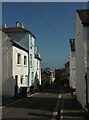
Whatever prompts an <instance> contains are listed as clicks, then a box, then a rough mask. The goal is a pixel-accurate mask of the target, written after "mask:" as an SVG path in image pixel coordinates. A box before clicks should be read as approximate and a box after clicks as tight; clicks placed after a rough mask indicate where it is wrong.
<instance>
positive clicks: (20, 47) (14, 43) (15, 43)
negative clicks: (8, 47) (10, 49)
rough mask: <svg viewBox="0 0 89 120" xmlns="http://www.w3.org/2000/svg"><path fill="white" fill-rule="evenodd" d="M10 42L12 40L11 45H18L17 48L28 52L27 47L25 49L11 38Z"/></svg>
mask: <svg viewBox="0 0 89 120" xmlns="http://www.w3.org/2000/svg"><path fill="white" fill-rule="evenodd" d="M11 42H12V45H13V46H16V47H18V48H19V49H22V50H24V51H26V52H29V51H28V50H27V49H25V48H24V47H22V46H21V45H19V44H18V43H17V42H14V41H13V40H11Z"/></svg>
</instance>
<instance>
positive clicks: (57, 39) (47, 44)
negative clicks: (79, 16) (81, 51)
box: [2, 2, 87, 71]
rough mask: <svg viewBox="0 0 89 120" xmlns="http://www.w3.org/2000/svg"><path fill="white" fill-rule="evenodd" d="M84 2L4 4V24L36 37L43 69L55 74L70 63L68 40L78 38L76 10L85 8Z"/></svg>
mask: <svg viewBox="0 0 89 120" xmlns="http://www.w3.org/2000/svg"><path fill="white" fill-rule="evenodd" d="M86 8H87V3H85V2H4V3H3V4H2V25H4V23H6V24H7V27H15V26H16V22H17V21H18V22H19V23H21V22H23V24H24V28H25V29H27V30H29V31H31V32H32V33H33V35H35V36H36V40H35V46H37V50H38V53H40V55H41V59H42V61H41V67H42V68H46V67H50V68H51V69H52V70H53V71H54V70H55V69H59V68H61V67H63V66H64V64H65V63H66V62H67V61H68V60H69V39H72V38H75V21H76V9H86Z"/></svg>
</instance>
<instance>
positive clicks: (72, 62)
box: [69, 49, 76, 89]
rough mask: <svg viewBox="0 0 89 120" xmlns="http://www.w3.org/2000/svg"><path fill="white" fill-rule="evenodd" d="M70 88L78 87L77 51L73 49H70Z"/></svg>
mask: <svg viewBox="0 0 89 120" xmlns="http://www.w3.org/2000/svg"><path fill="white" fill-rule="evenodd" d="M69 85H70V88H71V87H72V88H75V89H76V77H75V51H71V49H70V80H69Z"/></svg>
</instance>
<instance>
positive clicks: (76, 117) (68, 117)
mask: <svg viewBox="0 0 89 120" xmlns="http://www.w3.org/2000/svg"><path fill="white" fill-rule="evenodd" d="M60 118H61V119H63V120H64V119H71V118H75V119H81V118H83V117H81V116H61V117H60Z"/></svg>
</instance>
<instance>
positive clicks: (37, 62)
mask: <svg viewBox="0 0 89 120" xmlns="http://www.w3.org/2000/svg"><path fill="white" fill-rule="evenodd" d="M34 63H35V64H34V65H35V70H34V78H35V77H36V74H37V78H38V80H39V84H40V85H41V66H40V60H38V59H37V58H35V62H34Z"/></svg>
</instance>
